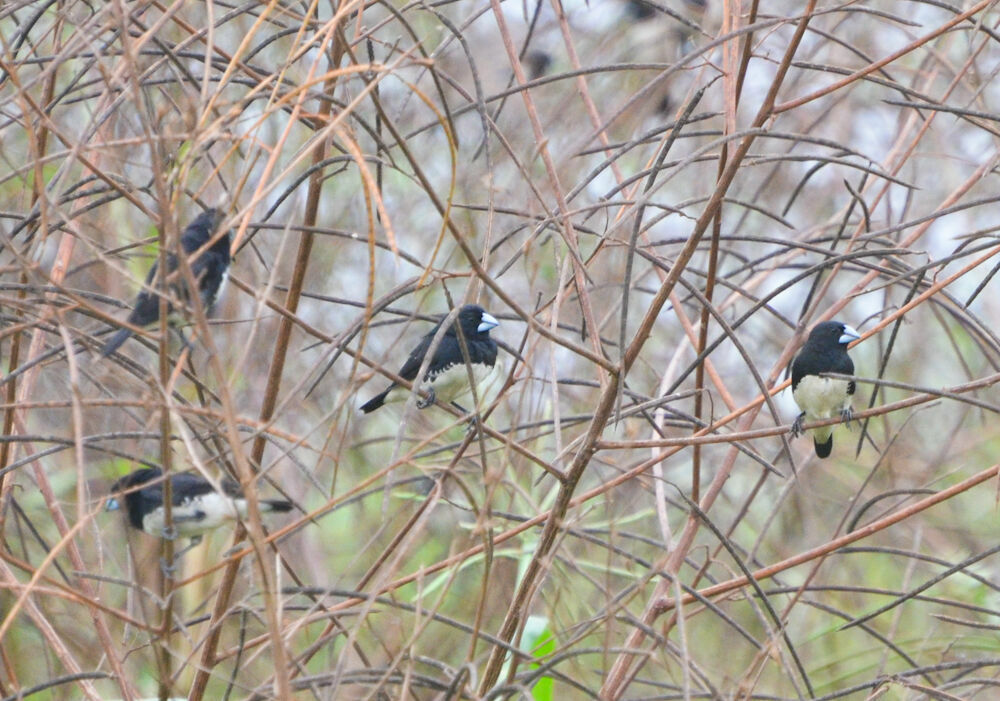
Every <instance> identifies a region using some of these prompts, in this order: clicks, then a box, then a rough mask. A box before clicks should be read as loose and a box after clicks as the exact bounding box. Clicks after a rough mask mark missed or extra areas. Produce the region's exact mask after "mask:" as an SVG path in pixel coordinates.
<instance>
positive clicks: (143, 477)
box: [105, 467, 292, 555]
mask: <svg viewBox="0 0 1000 701" xmlns="http://www.w3.org/2000/svg"><path fill="white" fill-rule="evenodd" d="M164 481H165V480H164V478H163V471H162V470H160V468H158V467H143V468H141V469H139V470H136V471H135V472H131V473H129V474H127V475H125V476H124V477H122V478H121V479H119V480H118V481H117V482H115V483H114V484H113V485H111V494H112V496H111V497H110V498H109V499H108V502H107V505H106V506H105V510H106V511H116V510H117V509H120V508H121V502H120V501H119V500H118V497H119V496H121V497H122V498H123V499H124V501H125V512H126V514H128V522H129V525H131V526H132V527H133V528H138V529H139V530H140V531H145V532H146V533H148V534H150V535H153V536H157V537H159V538H170V539H172V538H176V537H178V536H181V537H184V538H190V539H191V545H192V546H194V545H197V544H198V543H200V542H201V537H202V535H203V534H205V533H206V532H208V531H210V530H212V529H215V528H218V527H219V526H221V525H222V524H223V523H225V522H226V521H235V520H237V519H245V518H246V515H247V500H246V499H245V498H244V497H243V492H242V491H241V490H240V486H239V485H238V484H237V483H236V482H234V481H233V480H231V479H223V480H222V481H221V482H220V486H221V487H222V492H217V491H216V490H215V487H213V486H212V483H211V482H209V481H208V480H207V479H205V478H204V477H202V476H201V475H198V474H195V473H193V472H175V473H173V474H171V475H170V490H171V494H170V496H171V498H170V503H171V504H172V505H173V508H172V509H171V512H170V516H171V522H172V529H171V530H167V529H166V527H165V526H166V523H165V521H166V512H165V511H164V508H163V483H164ZM257 504H258V506H259V507H260V510H261V513H267V512H272V511H273V512H278V513H283V512H286V511H291V509H292V504H291V502H288V501H283V500H281V499H261V500H260V501H258V502H257ZM178 555H179V553H178Z"/></svg>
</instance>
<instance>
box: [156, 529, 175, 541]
mask: <svg viewBox="0 0 1000 701" xmlns="http://www.w3.org/2000/svg"><path fill="white" fill-rule="evenodd" d="M160 537H161V538H163V539H164V540H177V527H176V526H164V527H163V530H162V531H161V532H160Z"/></svg>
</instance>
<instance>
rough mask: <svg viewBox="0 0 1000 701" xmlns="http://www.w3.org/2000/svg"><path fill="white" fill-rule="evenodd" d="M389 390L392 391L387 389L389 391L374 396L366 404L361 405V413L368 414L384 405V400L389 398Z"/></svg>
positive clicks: (390, 388)
mask: <svg viewBox="0 0 1000 701" xmlns="http://www.w3.org/2000/svg"><path fill="white" fill-rule="evenodd" d="M390 390H392V387H389V389H387V390H386V391H384V392H382V393H381V394H376V395H375V396H374V397H372V398H371V399H369V400H368V401H367V402H365V403H364V404H362V405H361V411H363V412H365V413H366V414H370V413H372V412H373V411H375V410H376V409H378V408H379V407H380V406H382V405H383V404H385V398H386V397H388V396H389V391H390Z"/></svg>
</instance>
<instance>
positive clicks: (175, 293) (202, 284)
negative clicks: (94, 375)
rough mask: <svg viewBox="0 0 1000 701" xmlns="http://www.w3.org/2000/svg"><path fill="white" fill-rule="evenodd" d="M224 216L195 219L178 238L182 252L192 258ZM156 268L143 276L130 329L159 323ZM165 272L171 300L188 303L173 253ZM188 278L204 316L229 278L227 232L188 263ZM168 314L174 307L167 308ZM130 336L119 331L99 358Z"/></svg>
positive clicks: (208, 214) (206, 213) (207, 212)
mask: <svg viewBox="0 0 1000 701" xmlns="http://www.w3.org/2000/svg"><path fill="white" fill-rule="evenodd" d="M222 219H223V214H222V212H220V211H219V210H218V209H208V210H205V211H204V212H202V213H201V214H199V215H198V217H197V218H195V220H194V221H193V222H191V223H190V224H188V226H187V228H186V229H184V233H183V234H182V235H181V250H183V251H184V253H185V254H187V255H191V254H192V253H194V252H195V251H197V250H198V249H199V248H201V247H202V246H204V245H205V244H206V243H208V241H209V239H211V238H212V235H213V234H214V233H215V230H216V228H218V226H219V224H220V223H222ZM157 267H158V262H157V263H153V267H152V268H150V270H149V274H148V275H147V276H146V284H145V286H144V287H143V289H142V291H141V292H140V293H139V296H138V297H137V298H136V300H135V307H133V308H132V311H131V313H129V315H128V323H130V324H132V325H133V326H148V325H149V324H154V323H156V322H157V321H159V320H160V298H159V295H158V294H157V289H156V288H157V284H158V282H157V280H156V277H157V274H156V271H157ZM167 268H168V270H167V272H168V274H173V278H174V279H173V280H171V282H170V292H171V296H172V297H174V298H176V299H179V300H182V301H187V299H188V295H187V288H186V287H185V285H184V282H183V280H182V279H181V275H180V273H177V272H176V271H177V256H175V255H174V254H173V253H171V254H169V255H168V256H167ZM191 274H192V275H193V276H194V279H195V281H196V282H197V283H198V294H199V295H200V296H201V305H202V307H203V308H204V309H205V313H206V314H207V313H208V312H209V311H211V309H212V305H214V304H215V300H216V299H217V298H218V296H219V293H220V292H221V291H222V288H223V286H224V285H225V282H226V277H227V276H228V275H229V232H228V231H227V232H226V233H225V235H223V236H220V237H219V238H218V240H216V241H215V243H213V244H212V245H211V246H210V247H209V248H207V249H205V250H204V251H202V253H201V255H199V256H198V257H197V258H195V259H194V260H193V261H191ZM167 308H168V310H172V309H173V306H172V305H168V307H167ZM131 335H132V330H131V329H128V328H122V329H119V330H118V331H117V332H116V333H115V334H114V335H113V336H112V337H111V338H110V339H108V342H107V343H105V344H104V347H103V348H102V349H101V357H102V358H104V357H107V356H109V355H111V354H112V353H114V352H115V351H116V350H118V349H119V348H120V347H121V345H122V344H123V343H125V341H127V340H128V339H129V337H130V336H131Z"/></svg>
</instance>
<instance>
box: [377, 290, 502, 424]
mask: <svg viewBox="0 0 1000 701" xmlns="http://www.w3.org/2000/svg"><path fill="white" fill-rule="evenodd" d="M442 323H443V322H442ZM499 325H500V322H499V321H497V320H496V319H495V318H494V317H493V316H492V315H491V314H488V313H487V312H486V310H484V309H483V308H482V307H480V306H479V305H476V304H467V305H465V306H464V307H462V308H461V309H460V310H459V312H458V317H457V318H456V319H455V321H454V322H453V323H452V324H451V325H450V326H449V327H448V329H447V330H446V331H445V332H444V335H443V336H442V337H441V340H440V343H438V345H437V349H436V350H435V351H434V355H433V356H432V357H431V360H430V363H429V364H428V366H427V374H426V375H424V377H423V379H422V380H421V381H420V382H419V383H418V385H417V386H418V389H419V390H420V391H421V392H423V393H425V395H426V397H425V398H423V399H421V400H420V401H418V402H417V407H418V408H420V409H424V408H426V407H429V406H430V405H431V404H433V403H434V401H435V400H436V399H437V398H439V397H440V399H441V400H442V401H454V400H455V399H458V398H459V397H461V396H462V395H464V394H465V393H467V392H469V391H470V388H469V371H468V368H467V367H466V365H465V358H464V356H463V355H462V346H461V345H459V340H458V330H457V329H458V328H459V327H461V329H462V336H463V338H464V339H465V345H466V348H467V349H468V351H469V363H470V365H471V367H472V375H473V377H474V378H475V381H476V387H477V389H478V388H479V387H484V388H485V386H486V385H487V384H488V383H489V382H490V381H491V380H493V379H495V378H496V371H497V370H498V368H497V364H496V362H497V344H496V341H494V340H493V339H492V338H490V329H493V328H496V327H497V326H499ZM440 328H441V324H438V325H437V326H435V327H434V330H433V331H431V332H430V333H428V334H427V335H426V336H424V337H423V338H421V339H420V343H418V344H417V347H416V348H414V349H413V351H412V352H411V353H410V357H409V358H407V359H406V362H405V363H404V364H403V367H402V369H400V371H399V376H400V377H402V378H403V379H404V380H409V381H411V382H413V381H414V380H416V378H417V373H418V372H419V371H420V366H421V365H423V363H424V357H425V356H426V355H427V351H428V349H429V348H430V347H431V342H432V341H433V340H434V336H435V335H436V334H437V332H438V329H440ZM396 389H400V387H399V385H397V384H396V383H395V382H393V383H392V384H391V385H389V386H388V387H387V388H386V390H385V391H384V392H382V393H381V394H377V395H375V396H374V397H372V398H371V399H369V400H368V401H367V402H365V403H364V404H362V405H361V411H363V412H364V413H366V414H368V413H370V412H373V411H375V410H376V409H378V408H379V407H380V406H382V405H383V404H384V403H385V401H386V398H387V397H388V396H389V393H390V392H392V391H393V390H396ZM399 394H403V393H399Z"/></svg>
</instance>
